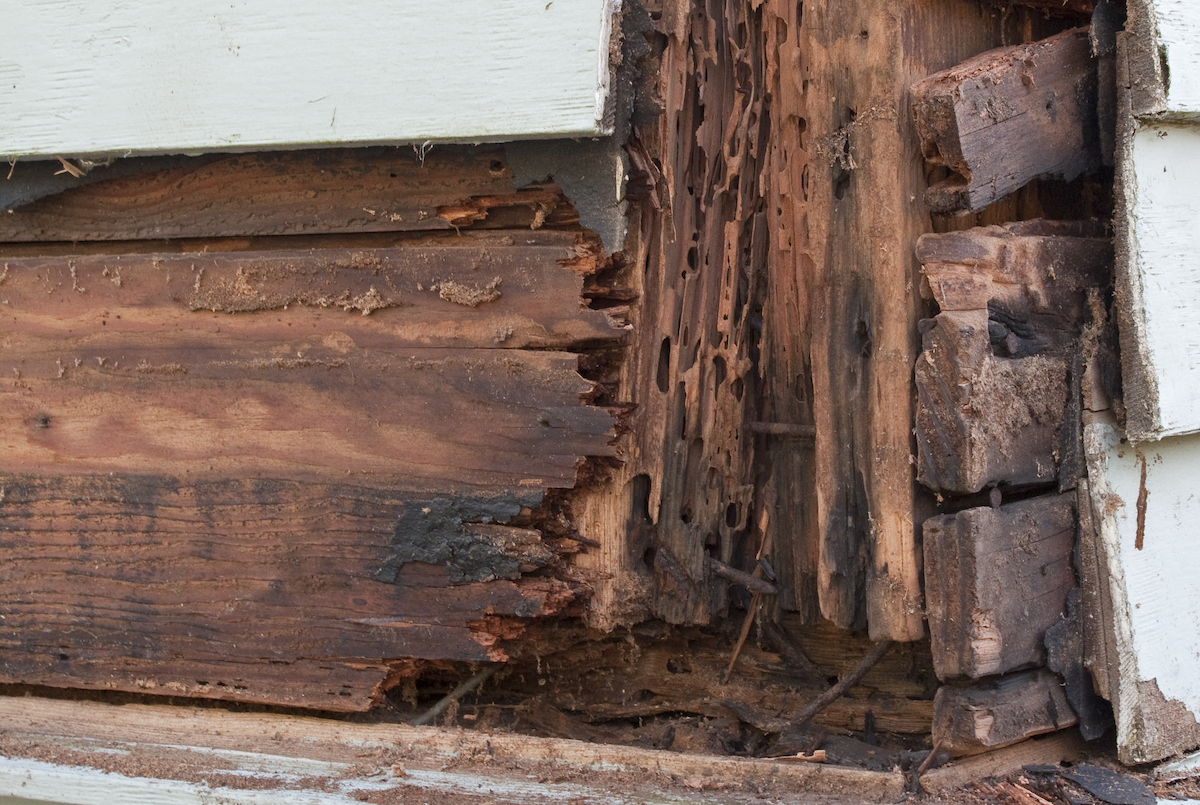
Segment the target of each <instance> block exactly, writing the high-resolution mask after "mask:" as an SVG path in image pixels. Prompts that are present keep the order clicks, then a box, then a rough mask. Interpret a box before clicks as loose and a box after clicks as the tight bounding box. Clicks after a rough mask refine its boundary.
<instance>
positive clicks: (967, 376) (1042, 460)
mask: <svg viewBox="0 0 1200 805" xmlns="http://www.w3.org/2000/svg"><path fill="white" fill-rule="evenodd" d="M916 383H917V416H916V429H917V455H918V464H917V478H918V480H920V481H921V483H923V484H925V485H926V486H928V487H930V488H931V489H935V490H939V491H942V492H957V493H964V494H969V493H973V492H978V491H979V490H981V489H983V488H984V486H986V485H987V484H989V483H997V482H1005V483H1010V484H1035V483H1048V482H1050V481H1052V480H1054V478H1055V477H1056V473H1057V458H1056V452H1057V450H1058V431H1059V428H1060V426H1061V425H1062V420H1063V412H1064V410H1065V407H1066V402H1067V362H1066V361H1065V360H1064V359H1062V358H1058V357H1055V356H1051V355H1036V356H1032V357H1028V358H1021V359H1016V360H1014V359H1006V358H996V357H994V356H993V355H992V353H991V344H990V341H989V338H988V317H987V313H986V311H966V312H950V313H940V314H938V315H937V316H936V317H935V318H933V319H930V320H927V322H926V325H925V334H924V350H923V351H922V353H921V355H920V357H919V359H918V360H917V368H916Z"/></svg>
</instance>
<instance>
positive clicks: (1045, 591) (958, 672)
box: [921, 494, 1076, 680]
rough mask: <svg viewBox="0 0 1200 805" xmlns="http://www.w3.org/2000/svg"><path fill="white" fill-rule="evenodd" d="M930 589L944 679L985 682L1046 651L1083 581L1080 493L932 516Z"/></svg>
mask: <svg viewBox="0 0 1200 805" xmlns="http://www.w3.org/2000/svg"><path fill="white" fill-rule="evenodd" d="M921 531H922V536H923V538H924V550H925V596H926V608H927V612H928V618H929V632H930V637H931V640H932V647H933V661H934V668H935V669H936V670H937V674H938V677H939V678H941V679H943V680H946V679H951V678H955V677H963V676H965V677H970V678H972V679H978V678H980V677H984V676H989V675H991V674H1001V673H1005V672H1008V671H1011V670H1013V669H1016V668H1019V667H1021V666H1024V665H1029V664H1040V663H1041V662H1042V661H1043V659H1044V656H1045V652H1044V650H1043V647H1042V646H1043V636H1044V634H1045V631H1046V629H1048V628H1049V627H1050V626H1052V625H1054V624H1055V623H1057V622H1058V621H1059V620H1060V619H1062V618H1063V617H1064V616H1065V615H1066V601H1067V593H1068V592H1069V591H1070V590H1071V589H1073V588H1074V587H1075V586H1076V582H1075V573H1074V570H1073V569H1072V567H1071V553H1072V551H1073V550H1074V547H1075V536H1076V534H1075V507H1074V495H1073V494H1067V495H1059V496H1054V497H1042V498H1033V499H1031V500H1026V501H1021V502H1018V503H1011V504H1008V505H1005V506H1001V507H999V508H996V509H988V508H977V509H967V510H965V511H961V512H958V513H957V514H952V515H941V516H938V517H933V518H930V519H929V520H926V521H925V523H924V525H923V526H922V530H921Z"/></svg>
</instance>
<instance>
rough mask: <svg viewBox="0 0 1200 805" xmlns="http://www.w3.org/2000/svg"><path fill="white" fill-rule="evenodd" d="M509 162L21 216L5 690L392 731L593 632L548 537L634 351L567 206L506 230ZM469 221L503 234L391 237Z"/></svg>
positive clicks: (2, 484) (200, 169)
mask: <svg viewBox="0 0 1200 805" xmlns="http://www.w3.org/2000/svg"><path fill="white" fill-rule="evenodd" d="M481 153H482V152H478V151H476V150H472V149H460V150H452V149H447V150H446V152H445V155H444V157H443V158H442V159H441V160H440V162H438V161H433V160H431V161H430V162H429V163H428V164H427V165H426V166H421V165H420V164H419V163H418V162H417V161H416V160H414V159H413V158H411V157H403V158H400V159H396V158H395V152H392V153H391V154H388V153H386V152H380V151H372V150H367V151H362V152H346V151H336V152H309V153H302V154H288V155H284V154H269V155H247V156H240V157H232V158H221V159H216V160H211V159H202V160H198V161H196V162H192V163H187V165H186V167H184V168H177V169H174V170H175V171H176V172H175V174H174V178H173V179H172V178H171V177H170V176H169V175H168V174H170V171H167V173H166V174H164V173H162V172H159V173H150V174H140V175H135V176H132V177H125V178H116V179H112V180H110V181H98V182H96V183H95V184H91V185H88V186H85V187H79V188H75V189H72V190H67V191H65V192H62V193H59V194H56V195H51V196H47V197H45V198H43V199H41V200H39V201H35V202H33V203H31V204H29V205H27V206H25V207H22V208H20V209H19V210H18V211H17V212H15V213H13V214H11V215H7V216H3V217H4V218H5V219H6V223H8V224H10V225H11V227H12V228H10V229H9V230H8V231H7V232H3V233H0V238H6V239H9V240H10V242H9V243H5V244H3V245H0V264H2V265H3V269H0V300H2V304H0V308H2V311H3V320H4V325H3V326H4V329H5V333H4V337H3V339H2V340H0V364H2V366H3V368H2V369H0V372H3V374H4V375H5V377H6V380H5V381H4V382H3V383H2V384H0V397H3V398H4V400H5V405H4V413H3V415H0V444H3V445H4V447H5V451H6V452H5V456H6V461H5V466H4V468H3V470H4V472H3V474H2V475H0V541H2V543H3V556H4V558H5V561H4V568H3V571H0V573H2V575H3V580H4V584H3V585H2V586H3V587H4V591H3V593H0V614H2V615H3V618H2V619H0V644H3V645H4V646H5V647H6V650H7V655H8V656H9V659H8V660H6V662H5V665H4V669H3V671H2V673H0V676H2V677H3V680H4V681H7V682H17V683H24V684H40V685H51V686H60V687H61V686H68V687H80V688H93V689H112V690H124V691H134V692H148V693H157V694H166V695H185V696H199V697H212V698H222V699H231V700H237V701H246V702H258V703H267V704H280V705H289V706H300V707H311V708H319V709H325V710H337V711H354V710H365V709H367V708H369V707H371V706H372V705H374V704H378V703H379V702H380V701H381V700H382V697H383V695H384V694H385V692H386V690H387V689H388V688H389V687H391V686H393V685H395V684H396V683H397V682H398V681H399V680H400V679H401V678H403V677H404V676H406V675H410V676H411V675H416V674H417V673H419V671H420V668H421V667H422V662H426V663H434V664H437V663H446V662H447V661H451V660H457V661H492V662H496V661H504V660H505V659H506V658H507V657H508V656H509V649H510V648H511V647H512V646H513V645H515V642H514V641H516V640H517V639H518V638H519V637H520V635H521V634H522V632H523V631H524V629H525V628H526V626H527V625H528V624H529V623H530V622H531V620H534V619H537V618H540V617H551V616H561V615H565V614H568V613H569V614H578V613H579V611H580V609H581V607H582V601H583V600H584V598H585V597H586V592H587V590H586V585H584V584H583V583H582V582H580V581H578V580H577V579H574V577H573V576H571V572H570V570H569V569H568V568H567V564H568V560H567V558H566V557H567V555H568V554H570V553H572V552H575V551H578V550H579V548H580V545H579V544H578V543H576V542H573V541H571V540H568V539H560V538H559V536H557V535H546V534H544V533H543V532H542V530H541V529H540V528H539V526H538V524H537V518H536V516H535V515H534V514H533V511H534V510H536V509H537V508H538V507H539V505H540V504H541V503H542V501H543V497H544V495H545V494H546V492H547V490H550V489H569V488H571V487H573V486H574V485H575V483H576V480H577V475H578V473H579V470H580V468H581V467H582V466H583V465H584V463H585V461H586V460H587V458H588V457H592V456H611V455H612V454H613V452H614V448H613V446H612V444H611V442H612V440H613V438H614V436H615V425H616V420H615V417H614V415H613V414H612V413H611V412H610V411H609V410H606V409H604V408H601V407H597V406H593V405H591V404H589V403H590V401H591V400H592V399H593V398H594V396H595V395H596V394H597V393H598V386H597V384H596V383H594V382H592V381H590V380H586V379H584V378H583V377H582V376H581V375H580V372H579V364H580V358H581V351H584V350H588V349H596V348H612V347H613V346H615V345H616V344H617V343H619V340H620V338H621V337H622V336H623V335H624V331H623V330H621V329H620V328H619V327H618V326H617V325H616V324H615V322H614V321H613V320H612V319H610V317H609V316H608V315H607V314H606V313H604V312H602V311H598V310H593V309H590V308H588V307H587V304H586V301H587V300H586V299H585V298H584V294H585V285H586V284H588V283H589V282H590V280H589V279H588V276H589V275H590V274H592V273H594V272H595V271H596V270H597V269H598V268H599V267H600V264H601V263H602V261H603V259H604V258H603V255H602V254H601V253H600V249H599V247H598V246H596V245H594V244H593V242H592V241H591V240H588V239H587V238H586V237H585V236H584V234H583V233H582V232H581V231H579V230H578V229H577V228H573V229H571V230H570V231H563V230H562V229H561V228H558V227H561V226H563V222H564V218H563V216H562V215H558V214H557V213H555V209H556V207H555V204H557V200H561V194H559V193H558V191H557V189H554V188H553V187H551V186H541V187H539V188H535V189H534V191H532V192H533V195H531V196H522V197H521V198H522V199H523V200H522V201H521V202H520V203H519V204H518V205H517V206H518V208H519V210H518V212H517V215H516V216H515V217H507V218H506V217H505V215H506V212H507V211H509V210H510V208H509V207H506V205H508V204H509V203H510V202H511V200H512V197H513V196H514V195H520V194H519V193H515V192H514V190H513V188H512V187H511V179H510V178H505V177H508V176H509V174H508V172H507V168H506V167H505V163H504V162H503V159H502V157H503V153H502V152H499V154H493V155H490V156H488V155H484V156H480V154H481ZM481 160H482V161H481ZM448 165H449V166H450V168H447V167H446V166H448ZM447 170H448V171H449V173H447ZM455 171H458V173H455ZM447 176H452V177H453V178H447ZM497 177H499V178H497ZM189 181H200V186H194V185H189ZM506 183H507V184H506ZM534 198H536V199H537V201H536V203H535V202H534V201H530V199H534ZM116 199H124V200H125V201H127V202H128V203H124V204H123V203H121V202H120V201H116ZM314 199H315V200H314ZM546 199H550V200H551V202H554V203H549V202H547V201H546ZM106 200H107V201H106ZM109 202H112V203H109ZM393 202H394V203H397V204H408V205H409V206H410V207H412V210H411V212H412V213H413V214H412V215H411V218H410V217H409V215H410V211H409V210H408V208H403V211H402V212H396V210H397V209H400V208H398V207H392V206H390V205H392V204H393ZM414 205H415V206H414ZM447 205H453V208H454V209H455V210H460V209H462V208H463V207H464V205H465V206H466V207H470V208H471V209H472V210H474V217H473V219H472V221H471V222H470V223H473V224H474V225H475V226H476V227H478V228H489V227H490V228H492V229H493V230H494V231H487V232H475V231H470V230H464V231H462V232H460V233H452V234H445V233H442V234H439V233H437V232H410V233H403V232H400V233H396V232H381V231H380V230H381V229H386V230H404V229H418V228H429V229H434V230H437V229H445V228H448V227H450V226H452V225H454V224H455V223H456V222H458V220H457V218H455V215H457V214H458V213H454V214H453V215H451V214H449V213H448V214H447V215H446V216H439V214H438V210H439V208H440V207H444V206H447ZM422 210H425V211H427V212H428V214H427V215H422V214H420V213H421V212H422ZM493 213H495V214H496V215H498V216H499V217H498V218H497V217H494V216H493ZM364 216H365V217H364ZM566 220H570V216H567V217H566ZM31 221H36V223H33V224H31V223H30V222H31ZM381 221H383V223H382V224H381V223H380V222H381ZM458 223H460V225H461V222H458ZM530 227H533V228H534V229H540V231H532V230H531V228H530ZM163 236H173V237H175V238H177V239H176V240H169V241H165V242H163V241H159V240H147V239H149V238H161V237H163ZM281 236H284V237H281ZM46 237H50V238H54V239H55V240H57V239H59V238H64V239H76V238H83V239H85V242H81V243H74V244H70V245H68V244H65V243H61V242H30V239H31V238H46ZM91 237H99V238H101V239H108V240H115V241H117V242H107V241H106V242H94V241H93V242H86V239H87V238H91ZM184 237H187V238H193V239H191V240H183V239H181V238H184ZM11 241H16V242H11Z"/></svg>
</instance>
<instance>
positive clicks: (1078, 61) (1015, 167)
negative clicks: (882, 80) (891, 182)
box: [912, 28, 1100, 213]
mask: <svg viewBox="0 0 1200 805" xmlns="http://www.w3.org/2000/svg"><path fill="white" fill-rule="evenodd" d="M912 92H913V109H914V111H915V114H916V118H917V130H918V132H919V133H920V136H921V148H922V151H923V153H924V155H925V159H926V160H927V161H929V162H930V163H931V164H934V165H943V166H945V167H947V168H948V169H950V170H951V171H953V172H954V173H955V174H957V175H956V176H954V177H951V178H950V179H947V180H945V181H942V182H939V183H938V184H935V185H934V186H932V187H930V188H929V189H928V190H927V191H926V194H925V202H926V204H927V205H928V206H929V208H930V209H931V210H932V211H933V212H936V213H959V212H976V211H979V210H982V209H983V208H984V207H986V206H988V205H989V204H991V203H992V202H993V201H995V200H997V199H999V198H1001V197H1003V196H1005V195H1007V194H1009V193H1011V192H1013V191H1014V190H1017V189H1019V188H1021V187H1022V186H1024V185H1025V184H1026V183H1028V182H1029V181H1030V180H1031V179H1035V178H1037V177H1038V176H1045V175H1054V176H1062V177H1064V178H1066V179H1073V178H1074V177H1076V176H1078V175H1079V174H1081V173H1084V172H1086V171H1089V170H1092V169H1094V168H1096V167H1099V165H1100V138H1099V127H1098V123H1097V119H1096V67H1095V61H1094V60H1093V58H1092V55H1091V43H1090V41H1089V39H1088V30H1087V29H1086V28H1075V29H1072V30H1070V31H1065V32H1063V33H1061V34H1058V35H1056V36H1052V37H1050V38H1048V39H1044V40H1042V41H1040V42H1034V43H1032V44H1027V45H1017V46H1014V47H1007V48H997V49H996V50H991V51H988V52H987V53H983V54H980V55H979V56H976V57H975V58H973V59H970V60H968V61H966V62H963V63H962V64H959V65H958V66H956V67H953V68H951V69H949V70H946V71H944V72H941V73H937V74H935V75H932V76H929V77H927V78H925V79H923V80H921V81H919V82H917V83H916V84H915V85H913V88H912Z"/></svg>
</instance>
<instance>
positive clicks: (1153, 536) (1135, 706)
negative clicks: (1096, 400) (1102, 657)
mask: <svg viewBox="0 0 1200 805" xmlns="http://www.w3.org/2000/svg"><path fill="white" fill-rule="evenodd" d="M1084 443H1085V447H1086V451H1087V457H1088V482H1089V485H1090V487H1091V490H1092V501H1093V511H1094V512H1095V513H1096V514H1097V515H1098V517H1097V519H1098V521H1099V528H1100V539H1101V548H1102V551H1101V553H1102V555H1103V556H1104V560H1105V564H1106V566H1107V573H1108V577H1109V578H1108V581H1109V585H1110V592H1111V594H1112V600H1113V606H1114V609H1115V610H1116V611H1115V612H1114V618H1113V619H1114V623H1112V624H1110V628H1111V630H1112V637H1113V639H1114V641H1115V644H1116V648H1117V652H1118V657H1119V664H1120V667H1119V676H1120V682H1119V687H1118V691H1117V695H1116V696H1115V697H1114V701H1113V706H1114V710H1115V711H1116V716H1117V742H1118V746H1119V747H1120V749H1121V751H1122V753H1123V757H1124V758H1125V759H1127V760H1134V761H1137V762H1144V761H1150V760H1158V759H1161V758H1163V757H1165V756H1168V755H1170V754H1173V753H1175V752H1178V751H1182V750H1188V749H1193V748H1194V746H1164V745H1163V739H1162V738H1161V735H1164V734H1166V732H1165V729H1166V728H1167V727H1168V726H1169V725H1165V724H1158V723H1156V715H1155V713H1154V712H1153V710H1152V709H1151V708H1148V707H1146V706H1145V705H1146V703H1147V702H1146V698H1145V696H1146V692H1145V690H1144V684H1145V683H1146V682H1147V681H1149V680H1154V681H1155V682H1156V684H1157V685H1158V689H1159V690H1160V691H1161V692H1162V695H1163V696H1164V697H1165V698H1167V699H1169V700H1174V701H1177V702H1180V703H1181V704H1183V705H1184V706H1185V707H1187V709H1188V710H1190V711H1191V712H1192V713H1194V714H1195V713H1200V595H1197V594H1196V592H1197V589H1198V586H1197V579H1200V540H1198V539H1197V524H1200V484H1198V483H1197V480H1198V479H1200V436H1195V435H1193V436H1182V437H1176V438H1171V439H1163V440H1161V441H1157V442H1144V443H1142V444H1140V445H1137V446H1136V448H1135V446H1134V445H1132V444H1130V443H1128V442H1123V441H1122V434H1121V432H1120V430H1118V429H1117V427H1116V426H1115V424H1113V423H1111V422H1107V421H1103V420H1096V421H1092V422H1090V423H1088V424H1087V425H1086V426H1085V429H1084ZM1143 468H1144V472H1145V483H1144V486H1143V481H1142V477H1143ZM1143 490H1144V494H1143ZM1139 499H1140V500H1142V501H1143V502H1144V513H1143V514H1142V516H1141V518H1139V511H1138V510H1139ZM1139 519H1141V521H1142V525H1141V527H1140V528H1139Z"/></svg>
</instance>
